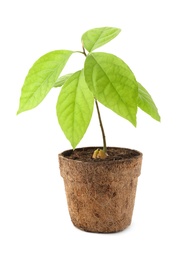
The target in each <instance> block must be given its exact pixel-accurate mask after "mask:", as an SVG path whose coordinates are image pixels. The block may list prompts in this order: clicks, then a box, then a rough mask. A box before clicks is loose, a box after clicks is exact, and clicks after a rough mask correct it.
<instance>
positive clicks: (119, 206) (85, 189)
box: [59, 147, 142, 233]
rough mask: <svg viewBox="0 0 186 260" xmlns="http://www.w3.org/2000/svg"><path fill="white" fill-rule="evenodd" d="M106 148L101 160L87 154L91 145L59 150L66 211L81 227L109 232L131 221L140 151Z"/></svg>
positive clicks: (89, 152)
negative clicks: (105, 153)
mask: <svg viewBox="0 0 186 260" xmlns="http://www.w3.org/2000/svg"><path fill="white" fill-rule="evenodd" d="M107 149H108V150H107V151H108V154H109V156H108V157H107V158H106V159H105V160H101V159H96V160H94V159H92V158H91V155H92V154H93V151H94V150H95V147H85V148H78V149H76V150H74V151H73V150H68V151H64V152H63V153H61V154H59V164H60V173H61V176H62V177H63V179H64V185H65V191H66V197H67V203H68V209H69V214H70V217H71V220H72V223H73V224H74V225H75V226H76V227H77V228H79V229H81V230H85V231H90V232H97V233H98V232H100V233H109V232H117V231H121V230H123V229H125V228H126V227H127V226H129V225H130V224H131V220H132V213H133V208H134V201H135V195H136V187H137V181H138V176H139V175H140V171H141V163H142V153H140V152H138V151H136V150H131V149H126V148H114V147H108V148H107ZM84 156H85V157H86V158H85V159H82V158H84Z"/></svg>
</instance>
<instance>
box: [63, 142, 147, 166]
mask: <svg viewBox="0 0 186 260" xmlns="http://www.w3.org/2000/svg"><path fill="white" fill-rule="evenodd" d="M102 148H103V147H102V146H100V147H98V146H85V147H78V148H76V149H68V150H64V151H63V152H61V153H59V154H58V156H59V157H62V158H63V160H66V161H74V162H76V163H85V164H102V163H107V164H108V163H109V164H113V163H115V162H116V161H117V162H118V163H119V162H124V161H125V162H126V161H131V160H133V159H134V158H136V159H139V158H142V157H143V153H142V152H140V151H138V150H136V149H131V148H125V147H115V146H108V147H107V149H109V148H112V149H121V150H127V151H131V152H134V153H136V154H134V155H133V156H131V158H123V159H120V160H104V159H103V160H92V161H83V160H78V159H76V160H74V159H71V158H67V157H66V156H68V155H70V153H72V152H73V151H75V150H78V151H80V150H84V149H102ZM65 155H66V156H65Z"/></svg>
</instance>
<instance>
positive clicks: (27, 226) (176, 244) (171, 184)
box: [0, 0, 186, 260]
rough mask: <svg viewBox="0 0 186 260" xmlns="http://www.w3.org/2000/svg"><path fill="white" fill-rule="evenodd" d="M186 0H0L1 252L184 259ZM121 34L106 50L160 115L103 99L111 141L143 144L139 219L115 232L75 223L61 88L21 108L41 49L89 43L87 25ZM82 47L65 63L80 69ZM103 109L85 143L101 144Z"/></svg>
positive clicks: (8, 255) (55, 258)
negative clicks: (65, 168) (127, 116)
mask: <svg viewBox="0 0 186 260" xmlns="http://www.w3.org/2000/svg"><path fill="white" fill-rule="evenodd" d="M184 2H185V1H181V0H175V1H172V0H169V1H168V0H167V1H165V0H156V1H150V0H146V1H145V0H142V1H138V0H136V1H135V0H128V1H125V0H124V1H118V0H114V1H101V0H99V1H97V0H95V1H88V0H87V1H83V0H79V1H72V0H66V1H64V0H60V1H58V0H53V1H47V0H45V1H44V0H32V1H21V0H17V1H13V0H7V1H1V3H0V38H1V40H0V71H1V81H0V82H1V84H0V125H1V126H0V259H2V260H7V259H8V260H9V259H11V260H12V259H19V260H23V259H24V260H25V259H26V260H30V259H32V260H33V259H34V260H41V259H47V260H48V259H51V260H59V259H73V258H76V259H81V260H85V259H127V260H135V259H143V260H149V259H150V260H154V259H159V260H163V259H170V258H171V259H179V260H182V259H186V248H185V244H186V243H185V241H186V235H185V233H186V224H185V219H186V213H185V212H186V211H185V198H186V189H185V175H186V167H185V161H186V159H185V147H184V146H185V144H186V142H185V132H186V127H185V122H184V121H185V114H186V113H185V112H186V108H185V88H186V80H185V74H186V72H185V71H186V37H185V35H186V15H185V13H186V8H185V5H184ZM102 26H113V27H119V28H121V29H122V32H121V33H120V35H119V36H118V37H117V38H115V39H114V40H113V41H112V42H110V43H108V44H107V45H105V46H104V47H102V48H100V50H103V51H106V52H111V53H113V54H115V55H118V56H119V57H121V58H122V59H123V60H125V62H126V63H127V64H128V65H129V66H130V67H131V69H132V70H133V72H134V73H135V75H136V77H137V79H138V81H139V82H141V83H142V85H144V87H145V88H146V89H147V90H148V91H149V92H150V94H151V95H152V97H153V99H154V101H155V103H156V105H157V107H158V109H159V112H160V115H161V123H158V122H156V121H155V120H153V119H151V118H150V117H149V116H148V115H146V114H144V113H142V112H141V111H139V113H138V126H137V128H134V127H133V126H132V125H131V124H130V123H129V122H127V121H125V120H124V119H122V118H120V117H119V116H117V115H115V114H114V113H113V112H111V111H109V110H108V109H105V108H104V107H102V106H101V113H102V117H103V123H104V125H105V131H106V136H107V143H108V146H122V147H129V148H134V149H138V150H140V151H141V152H143V155H144V156H143V166H142V174H141V176H140V178H139V185H138V190H137V198H136V204H135V209H134V214H133V222H132V225H131V226H130V227H129V228H128V229H126V230H125V231H123V232H120V233H116V234H107V235H105V234H92V233H86V232H83V231H80V230H78V229H76V228H75V227H74V226H73V225H72V223H71V221H70V217H69V214H68V209H67V205H66V198H65V191H64V186H63V180H62V178H61V177H60V174H59V167H58V158H57V155H58V153H60V152H62V151H63V150H66V149H70V148H71V147H70V144H69V142H68V141H67V140H66V139H65V137H64V134H63V133H62V132H61V130H60V127H59V125H58V122H57V118H56V115H55V104H56V100H57V96H58V93H59V89H53V90H52V91H51V92H50V93H49V95H48V96H47V98H46V99H45V101H44V102H43V103H42V104H41V105H39V106H38V107H37V108H35V109H34V110H32V111H28V112H25V113H22V114H20V115H19V116H16V111H17V109H18V103H19V97H20V91H21V87H22V85H23V81H24V78H25V76H26V74H27V72H28V70H29V68H30V67H31V66H32V64H33V63H34V62H35V60H36V59H38V58H39V57H40V56H42V55H43V54H45V53H47V52H49V51H52V50H57V49H69V50H81V42H80V39H81V35H82V34H83V33H84V32H85V31H86V30H88V29H92V28H95V27H102ZM82 64H83V59H82V58H81V57H80V55H75V56H74V57H72V59H71V60H70V61H69V66H67V68H66V69H65V71H64V72H74V71H75V70H76V69H81V68H82ZM101 144H102V141H101V134H100V129H99V124H98V120H97V116H96V114H94V115H93V119H92V122H91V124H90V126H89V128H88V131H87V133H86V135H85V136H84V138H83V140H82V141H81V143H80V144H79V147H81V146H92V145H93V146H96V145H101Z"/></svg>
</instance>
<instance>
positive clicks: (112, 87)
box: [84, 52, 138, 126]
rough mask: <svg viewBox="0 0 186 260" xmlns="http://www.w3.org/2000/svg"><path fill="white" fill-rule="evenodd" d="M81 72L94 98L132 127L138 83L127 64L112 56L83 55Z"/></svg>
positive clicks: (134, 123) (106, 54)
mask: <svg viewBox="0 0 186 260" xmlns="http://www.w3.org/2000/svg"><path fill="white" fill-rule="evenodd" d="M84 70H85V71H84V73H85V79H86V82H87V84H88V86H89V88H90V90H91V91H92V93H93V95H94V96H95V98H96V99H97V100H98V101H99V102H100V103H102V104H103V105H105V106H106V107H108V108H110V109H111V110H113V111H114V112H115V113H117V114H118V115H120V116H122V117H124V118H125V119H127V120H129V121H130V122H131V123H132V124H133V125H134V126H136V113H137V97H138V83H137V81H136V79H135V77H134V74H133V73H132V71H131V70H130V68H129V67H128V66H127V64H126V63H125V62H124V61H122V60H121V59H119V58H118V57H116V56H114V55H112V54H108V53H100V52H97V53H96V52H95V53H91V54H89V55H88V56H87V58H86V60H85V67H84Z"/></svg>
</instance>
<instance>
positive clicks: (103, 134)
mask: <svg viewBox="0 0 186 260" xmlns="http://www.w3.org/2000/svg"><path fill="white" fill-rule="evenodd" d="M82 48H83V52H81V53H82V54H84V55H85V57H86V56H87V54H86V51H85V48H84V46H83V44H82ZM94 100H95V104H96V109H97V113H98V118H99V124H100V127H101V133H102V138H103V151H104V152H105V153H107V145H106V137H105V131H104V128H103V124H102V120H101V114H100V111H99V106H98V102H97V100H96V99H94Z"/></svg>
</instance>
